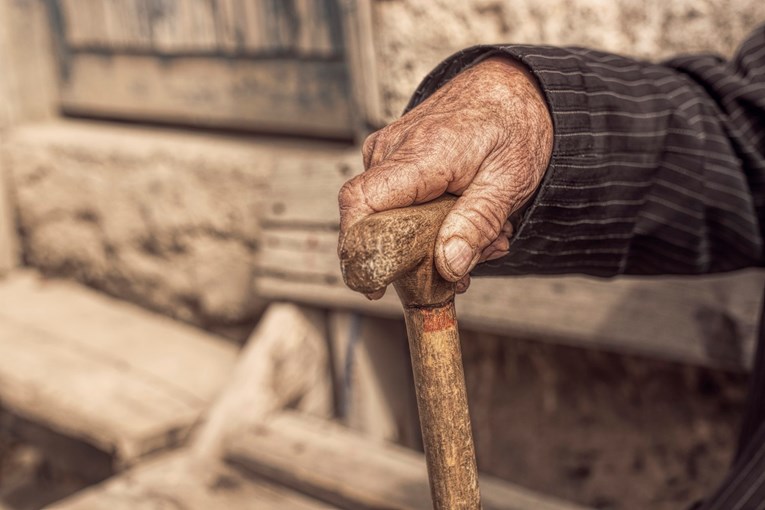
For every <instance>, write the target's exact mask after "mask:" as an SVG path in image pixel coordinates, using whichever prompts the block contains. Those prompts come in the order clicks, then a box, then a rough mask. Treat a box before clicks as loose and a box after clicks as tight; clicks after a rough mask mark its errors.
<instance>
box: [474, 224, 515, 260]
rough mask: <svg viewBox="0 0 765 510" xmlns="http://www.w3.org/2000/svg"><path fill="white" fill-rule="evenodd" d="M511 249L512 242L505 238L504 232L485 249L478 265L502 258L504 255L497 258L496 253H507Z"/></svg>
mask: <svg viewBox="0 0 765 510" xmlns="http://www.w3.org/2000/svg"><path fill="white" fill-rule="evenodd" d="M509 249H510V240H509V239H508V238H507V237H506V236H505V234H504V232H502V233H500V235H499V237H498V238H496V239H495V240H494V241H493V242H492V243H491V244H490V245H489V246H487V247H486V248H484V249H483V251H482V252H481V256H480V257H479V258H478V263H479V264H480V263H481V262H486V261H487V260H494V259H495V258H499V257H502V256H504V255H499V256H495V254H496V253H503V254H504V253H507V252H508V251H509Z"/></svg>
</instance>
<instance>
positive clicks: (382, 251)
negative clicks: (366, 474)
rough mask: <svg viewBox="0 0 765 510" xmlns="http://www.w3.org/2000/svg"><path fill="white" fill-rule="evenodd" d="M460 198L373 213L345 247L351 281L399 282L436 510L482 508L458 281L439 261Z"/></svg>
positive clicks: (371, 288)
mask: <svg viewBox="0 0 765 510" xmlns="http://www.w3.org/2000/svg"><path fill="white" fill-rule="evenodd" d="M454 200H455V197H451V196H447V197H442V198H440V199H438V200H434V201H433V202H430V203H427V204H424V205H420V206H413V207H407V208H403V209H396V210H392V211H386V212H382V213H378V214H373V215H372V216H369V217H368V218H366V219H364V220H363V221H361V222H359V223H357V224H355V225H354V226H353V227H351V229H349V231H348V232H347V233H346V235H345V237H344V238H343V240H342V242H341V245H340V250H339V254H340V262H341V267H342V271H343V278H344V279H345V283H346V284H347V285H348V286H349V287H350V288H352V289H354V290H357V291H359V292H364V293H367V294H369V293H373V292H375V291H378V290H380V289H383V288H385V287H386V286H387V285H388V284H390V283H392V284H393V286H394V287H395V288H396V292H397V293H398V295H399V298H400V299H401V302H402V303H403V305H404V317H405V318H406V330H407V333H408V336H409V347H410V351H411V356H412V369H413V372H414V382H415V388H416V391H417V407H418V408H419V411H420V425H421V427H422V439H423V443H424V445H425V458H426V459H427V465H428V477H429V479H430V491H431V495H432V498H433V508H436V509H439V510H441V509H470V510H473V509H478V508H480V507H481V502H480V494H479V491H478V471H477V468H476V461H475V448H474V446H473V436H472V432H471V429H470V415H469V414H468V405H467V392H466V390H465V375H464V372H463V368H462V355H461V352H460V341H459V333H458V331H457V320H456V316H455V310H454V284H453V283H450V282H447V281H446V280H444V279H443V278H441V276H440V275H439V274H438V271H436V269H435V266H434V264H433V252H434V247H435V239H436V234H437V233H438V229H439V227H440V226H441V223H442V222H443V219H444V217H445V216H446V214H447V213H448V212H449V209H451V207H452V205H453V204H454Z"/></svg>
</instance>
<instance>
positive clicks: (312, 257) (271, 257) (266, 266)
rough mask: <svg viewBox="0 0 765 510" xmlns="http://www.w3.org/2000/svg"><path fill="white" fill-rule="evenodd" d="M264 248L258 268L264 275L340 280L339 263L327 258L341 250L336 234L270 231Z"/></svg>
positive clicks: (263, 241)
mask: <svg viewBox="0 0 765 510" xmlns="http://www.w3.org/2000/svg"><path fill="white" fill-rule="evenodd" d="M262 245H263V247H264V248H263V250H262V251H261V253H260V258H259V260H258V267H259V268H260V270H261V271H263V272H267V273H271V274H273V273H276V274H283V275H288V276H292V277H299V276H300V275H306V276H309V277H310V276H313V275H320V277H326V278H328V279H329V281H335V282H336V281H338V280H337V279H338V277H339V276H340V273H339V268H338V266H339V262H338V261H337V259H336V258H332V257H327V256H326V254H327V253H331V252H332V251H333V250H335V249H336V248H337V232H335V231H324V230H316V231H305V230H298V229H283V230H282V229H279V230H267V231H265V232H263V236H262Z"/></svg>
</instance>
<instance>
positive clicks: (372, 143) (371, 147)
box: [361, 131, 380, 170]
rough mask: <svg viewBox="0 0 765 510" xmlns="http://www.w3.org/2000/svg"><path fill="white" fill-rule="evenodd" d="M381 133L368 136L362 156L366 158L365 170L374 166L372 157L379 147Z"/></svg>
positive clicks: (362, 147)
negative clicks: (378, 140)
mask: <svg viewBox="0 0 765 510" xmlns="http://www.w3.org/2000/svg"><path fill="white" fill-rule="evenodd" d="M379 133H380V132H379V131H377V132H375V133H372V134H371V135H369V136H367V137H366V139H365V140H364V145H362V146H361V155H362V156H363V158H364V169H365V170H366V169H367V168H369V167H371V166H372V156H373V155H374V153H375V148H376V147H377V139H378V138H379V136H378V135H379Z"/></svg>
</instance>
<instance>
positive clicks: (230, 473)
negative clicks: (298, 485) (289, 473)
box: [46, 450, 333, 510]
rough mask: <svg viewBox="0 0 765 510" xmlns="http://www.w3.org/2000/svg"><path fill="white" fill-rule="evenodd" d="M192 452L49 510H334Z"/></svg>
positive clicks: (155, 462)
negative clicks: (200, 458)
mask: <svg viewBox="0 0 765 510" xmlns="http://www.w3.org/2000/svg"><path fill="white" fill-rule="evenodd" d="M196 459H197V457H196V456H194V455H193V454H192V453H191V452H190V451H188V450H181V451H177V452H172V453H170V454H168V455H164V456H163V457H161V458H158V459H155V460H152V461H150V462H147V463H145V464H141V465H140V466H137V467H136V468H134V469H132V470H130V471H128V472H126V473H124V474H122V475H120V476H117V477H114V478H112V479H110V480H107V481H106V482H104V483H102V484H99V485H96V486H93V487H91V488H89V489H86V490H84V491H81V492H79V493H77V494H74V495H73V496H70V497H69V498H66V499H63V500H61V501H59V502H57V503H54V504H53V505H51V506H48V507H46V510H157V509H183V510H213V509H225V510H272V509H273V510H326V509H330V508H333V507H331V506H328V505H325V504H323V503H320V502H318V501H315V500H312V499H309V498H308V497H306V496H302V495H300V494H297V493H295V492H293V491H291V490H289V489H286V488H283V487H279V486H277V485H274V484H272V483H269V482H266V481H264V480H259V479H256V478H252V477H246V476H244V475H243V474H242V473H240V472H238V471H237V470H236V469H234V468H232V467H229V466H226V465H225V464H223V463H222V462H215V461H210V460H206V461H199V460H196Z"/></svg>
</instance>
